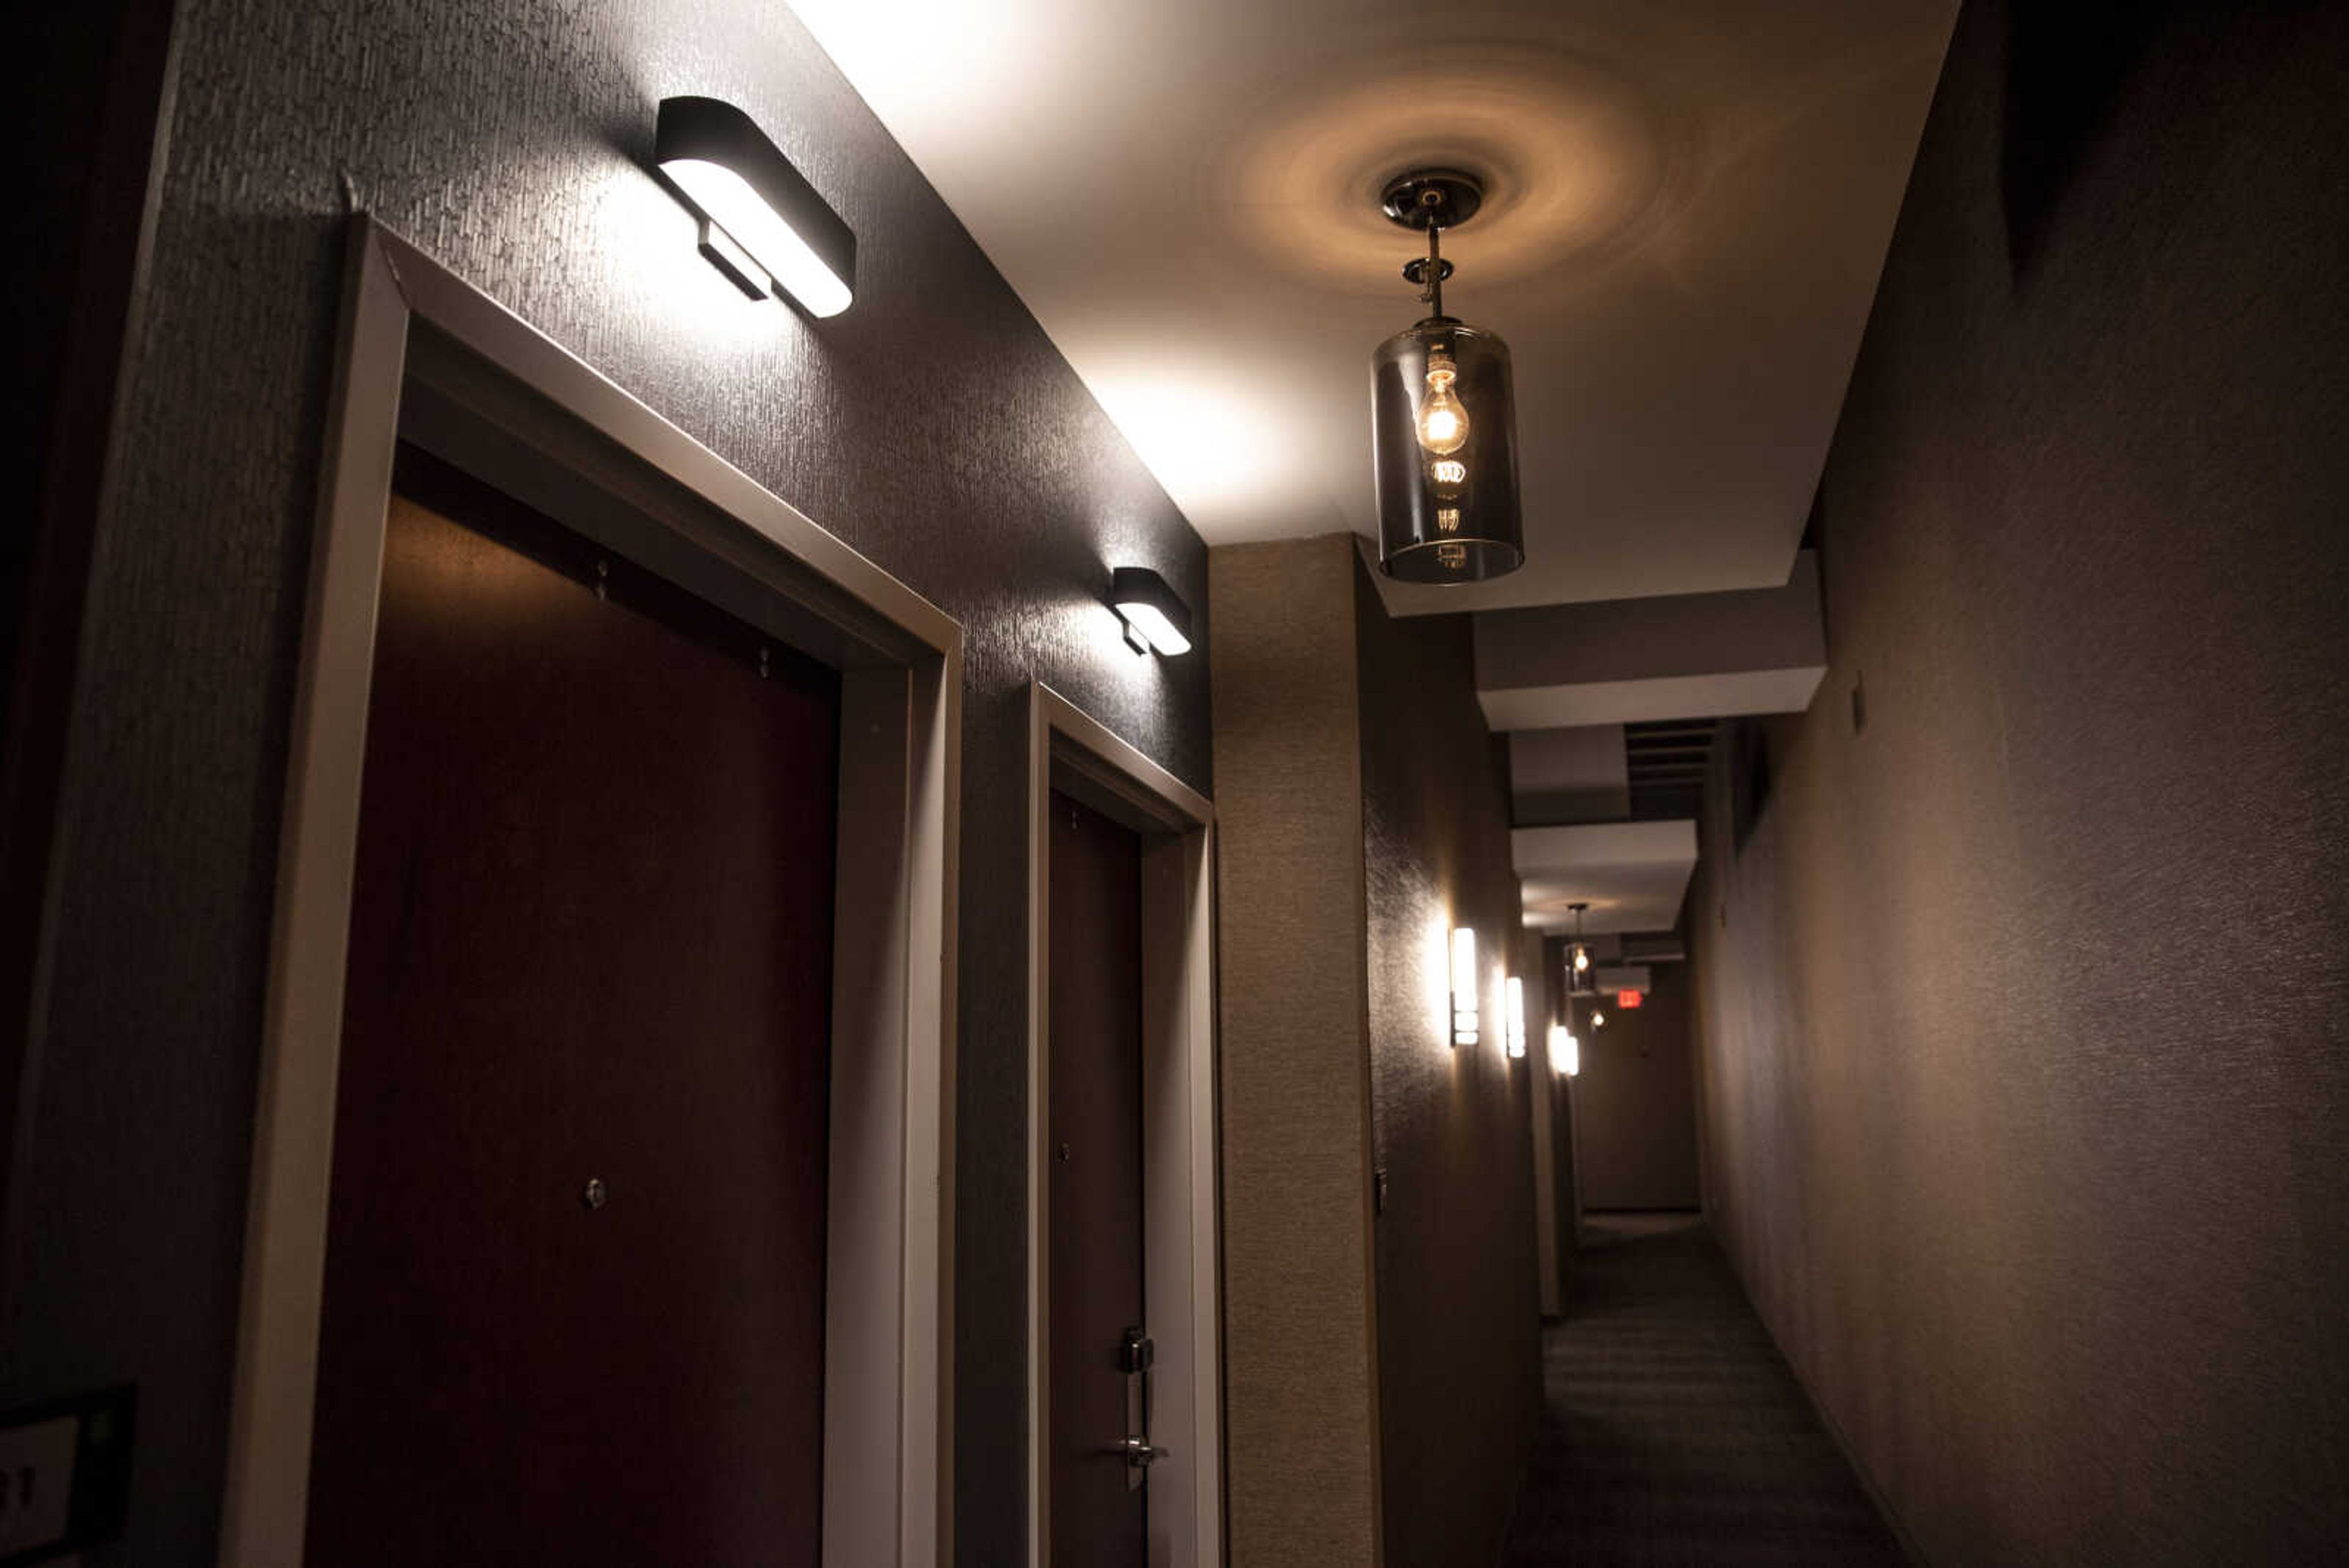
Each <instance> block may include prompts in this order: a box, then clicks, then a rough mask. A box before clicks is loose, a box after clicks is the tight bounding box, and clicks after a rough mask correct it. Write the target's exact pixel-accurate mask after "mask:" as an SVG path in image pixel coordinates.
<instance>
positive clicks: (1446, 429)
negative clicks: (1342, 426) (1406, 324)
mask: <svg viewBox="0 0 2349 1568" xmlns="http://www.w3.org/2000/svg"><path fill="white" fill-rule="evenodd" d="M1371 421H1372V425H1371V438H1372V444H1373V447H1374V449H1375V460H1374V461H1375V466H1376V472H1377V479H1378V493H1379V563H1380V565H1381V566H1382V567H1383V568H1384V569H1385V571H1386V573H1387V575H1388V576H1391V577H1399V578H1401V579H1402V580H1403V581H1405V582H1413V583H1474V582H1481V581H1483V580H1484V579H1485V578H1487V577H1497V576H1501V575H1502V574H1504V573H1506V572H1514V571H1516V569H1517V568H1518V567H1519V566H1523V565H1524V564H1525V559H1526V547H1525V525H1524V520H1523V518H1522V517H1521V516H1520V515H1519V513H1518V508H1517V446H1516V426H1517V408H1516V393H1515V392H1514V391H1513V390H1512V389H1511V386H1510V380H1509V349H1508V345H1506V344H1505V343H1503V342H1502V341H1501V340H1500V339H1499V338H1498V337H1495V336H1494V335H1493V334H1491V333H1490V332H1486V331H1485V330H1483V329H1482V328H1479V327H1470V326H1468V325H1466V324H1465V323H1464V322H1461V321H1458V320H1455V319H1454V318H1453V317H1449V316H1432V317H1428V318H1427V319H1426V320H1424V321H1422V322H1421V323H1419V324H1418V325H1417V326H1416V327H1412V328H1411V329H1410V330H1408V331H1404V332H1398V333H1396V334H1395V335H1394V336H1393V337H1390V338H1388V339H1387V340H1386V341H1385V342H1384V343H1381V344H1380V345H1379V348H1378V352H1377V353H1376V354H1374V355H1373V356H1371Z"/></svg>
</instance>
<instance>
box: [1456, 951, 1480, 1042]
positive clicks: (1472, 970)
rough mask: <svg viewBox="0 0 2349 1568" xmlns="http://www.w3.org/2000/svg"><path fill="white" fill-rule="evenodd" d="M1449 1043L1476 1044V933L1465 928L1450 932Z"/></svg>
mask: <svg viewBox="0 0 2349 1568" xmlns="http://www.w3.org/2000/svg"><path fill="white" fill-rule="evenodd" d="M1452 1044H1454V1045H1474V1044H1476V933H1475V931H1474V930H1472V929H1469V928H1468V927H1466V926H1457V927H1454V929H1453V932H1452Z"/></svg>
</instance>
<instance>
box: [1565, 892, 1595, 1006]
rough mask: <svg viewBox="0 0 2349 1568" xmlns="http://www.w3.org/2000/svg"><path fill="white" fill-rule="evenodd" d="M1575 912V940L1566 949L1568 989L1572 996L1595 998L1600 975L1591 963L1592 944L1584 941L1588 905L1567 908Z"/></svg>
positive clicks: (1579, 904) (1574, 904) (1573, 905)
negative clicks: (1584, 915)
mask: <svg viewBox="0 0 2349 1568" xmlns="http://www.w3.org/2000/svg"><path fill="white" fill-rule="evenodd" d="M1567 908H1568V909H1572V910H1573V911H1574V940H1573V941H1571V942H1569V943H1568V944H1567V949H1566V989H1567V992H1568V994H1569V995H1572V996H1593V995H1596V994H1598V991H1599V974H1598V971H1596V970H1595V969H1593V968H1592V966H1591V962H1590V944H1589V943H1588V942H1586V941H1584V940H1582V911H1583V910H1585V909H1588V908H1590V906H1589V905H1588V904H1584V903H1573V904H1568V906H1567Z"/></svg>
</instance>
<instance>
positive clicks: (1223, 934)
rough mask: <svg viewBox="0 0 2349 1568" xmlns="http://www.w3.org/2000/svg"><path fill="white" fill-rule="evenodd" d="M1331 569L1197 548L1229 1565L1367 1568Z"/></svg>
mask: <svg viewBox="0 0 2349 1568" xmlns="http://www.w3.org/2000/svg"><path fill="white" fill-rule="evenodd" d="M1353 569H1354V567H1353V545H1352V542H1351V540H1350V539H1348V538H1342V537H1330V538H1323V539H1310V540H1304V541H1299V542H1296V543H1286V544H1278V545H1235V546H1230V547H1226V548H1222V549H1217V550H1214V551H1211V552H1209V555H1208V584H1209V592H1210V594H1211V596H1212V603H1213V606H1214V617H1213V627H1214V631H1213V634H1212V636H1211V638H1210V639H1209V645H1208V658H1209V660H1210V662H1211V665H1212V674H1213V680H1214V700H1215V711H1216V750H1215V763H1216V826H1217V834H1218V840H1219V842H1218V857H1217V866H1218V870H1217V876H1218V879H1219V880H1218V888H1217V903H1218V908H1219V910H1220V929H1219V932H1218V946H1217V954H1218V981H1219V985H1220V990H1221V1008H1222V1026H1223V1027H1222V1041H1221V1058H1220V1070H1219V1082H1218V1089H1219V1092H1220V1095H1221V1104H1222V1114H1223V1162H1224V1163H1223V1199H1224V1314H1225V1326H1224V1376H1225V1407H1226V1443H1227V1448H1226V1459H1227V1466H1228V1474H1229V1477H1230V1495H1229V1500H1228V1502H1229V1510H1230V1521H1231V1548H1232V1562H1233V1563H1234V1565H1235V1568H1276V1565H1288V1564H1295V1565H1297V1568H1309V1565H1312V1568H1318V1565H1319V1564H1324V1563H1373V1562H1375V1561H1377V1560H1378V1523H1379V1513H1378V1497H1377V1476H1378V1449H1377V1442H1378V1408H1377V1396H1378V1388H1377V1382H1376V1375H1375V1371H1374V1367H1373V1364H1372V1363H1373V1356H1372V1347H1373V1346H1374V1345H1375V1344H1376V1333H1377V1331H1376V1327H1375V1322H1374V1315H1373V1314H1374V1313H1375V1303H1374V1302H1373V1300H1372V1297H1371V1219H1370V1204H1369V1200H1368V1193H1369V1189H1370V1179H1371V1173H1370V1167H1371V1152H1370V1149H1371V1144H1370V1139H1371V1120H1370V1085H1369V1068H1368V1058H1367V1054H1366V1051H1365V1046H1364V1035H1363V1016H1362V986H1363V979H1362V976H1363V961H1364V951H1365V949H1364V939H1363V929H1362V909H1363V905H1362V798H1361V736H1360V732H1359V730H1358V726H1357V722H1356V707H1355V691H1356V673H1355V670H1356V664H1355V649H1354V597H1353V594H1354V589H1353V578H1352V572H1353Z"/></svg>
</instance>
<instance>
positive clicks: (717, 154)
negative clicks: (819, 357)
mask: <svg viewBox="0 0 2349 1568" xmlns="http://www.w3.org/2000/svg"><path fill="white" fill-rule="evenodd" d="M653 161H654V162H655V163H657V164H658V165H659V166H660V171H661V172H662V173H663V174H664V175H666V176H667V178H668V181H669V182H670V183H671V184H673V185H674V186H676V187H677V190H678V193H679V194H681V195H683V196H684V198H685V200H686V202H687V204H688V205H689V206H690V207H692V208H693V210H694V212H695V213H696V215H698V217H699V218H700V219H701V254H703V255H704V256H707V257H708V258H709V264H710V265H712V266H714V267H716V268H717V269H718V270H719V272H722V273H724V274H725V275H727V277H728V278H730V280H732V282H733V284H734V286H735V287H737V288H739V289H740V290H741V291H742V292H743V293H744V294H747V295H749V296H750V297H751V298H752V299H764V298H765V297H766V296H768V295H770V294H773V295H775V296H778V297H781V296H785V295H788V296H791V298H792V301H793V302H794V303H796V304H797V305H798V306H799V307H800V308H801V309H802V310H804V311H806V312H807V313H808V314H809V315H810V316H819V317H820V316H837V315H839V314H840V313H841V312H842V311H843V310H845V309H847V308H848V302H849V300H850V298H851V297H852V294H851V285H852V284H853V282H854V279H855V276H856V235H855V234H854V233H852V232H851V231H850V229H849V227H848V225H847V224H846V223H843V222H842V221H841V217H840V214H839V213H835V212H833V210H832V209H831V208H830V207H829V206H827V205H825V203H824V200H823V197H822V196H819V195H817V194H816V190H815V187H814V186H812V185H811V184H809V183H808V182H807V181H806V179H805V178H804V177H802V175H801V173H800V171H798V170H796V169H794V168H792V165H791V161H790V160H789V159H787V158H785V157H784V156H783V154H782V150H781V149H780V148H778V147H777V146H776V145H775V144H774V143H773V142H772V141H770V140H767V133H766V132H765V131H762V130H760V129H759V128H758V126H757V125H756V124H755V123H753V122H752V120H751V119H750V116H749V115H747V114H745V113H743V112H742V111H741V110H740V109H736V108H735V107H734V106H733V105H732V104H730V103H727V102H724V101H723V100H721V99H714V98H665V99H661V104H660V118H659V120H658V122H657V125H656V127H655V129H654V131H653Z"/></svg>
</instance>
